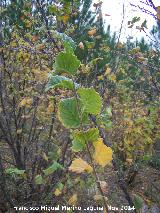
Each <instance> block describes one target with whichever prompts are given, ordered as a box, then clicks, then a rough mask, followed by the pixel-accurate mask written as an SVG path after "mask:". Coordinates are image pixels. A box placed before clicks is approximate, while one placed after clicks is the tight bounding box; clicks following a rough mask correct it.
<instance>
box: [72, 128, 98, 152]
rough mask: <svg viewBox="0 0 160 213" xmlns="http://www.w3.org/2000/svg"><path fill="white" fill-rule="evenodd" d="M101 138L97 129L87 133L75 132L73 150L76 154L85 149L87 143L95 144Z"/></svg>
mask: <svg viewBox="0 0 160 213" xmlns="http://www.w3.org/2000/svg"><path fill="white" fill-rule="evenodd" d="M98 137H99V131H98V129H97V128H91V129H89V130H87V131H74V132H73V134H72V139H73V141H72V150H73V151H75V152H78V151H82V150H83V149H85V144H86V141H88V142H94V141H96V140H97V139H98Z"/></svg>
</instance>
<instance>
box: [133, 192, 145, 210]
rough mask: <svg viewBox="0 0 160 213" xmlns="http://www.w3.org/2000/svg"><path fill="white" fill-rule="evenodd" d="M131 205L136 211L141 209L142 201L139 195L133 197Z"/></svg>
mask: <svg viewBox="0 0 160 213" xmlns="http://www.w3.org/2000/svg"><path fill="white" fill-rule="evenodd" d="M133 203H134V206H135V208H136V210H137V211H139V210H140V209H141V208H142V207H143V199H142V198H141V197H140V196H139V195H136V196H134V199H133Z"/></svg>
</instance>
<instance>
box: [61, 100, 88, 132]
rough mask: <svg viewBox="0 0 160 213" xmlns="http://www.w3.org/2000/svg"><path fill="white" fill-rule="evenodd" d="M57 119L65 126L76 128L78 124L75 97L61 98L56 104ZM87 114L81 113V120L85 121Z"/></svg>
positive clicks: (79, 120)
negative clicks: (57, 104)
mask: <svg viewBox="0 0 160 213" xmlns="http://www.w3.org/2000/svg"><path fill="white" fill-rule="evenodd" d="M58 117H59V120H60V121H61V122H62V124H63V125H64V126H65V127H66V128H77V127H79V126H80V122H81V119H80V118H79V112H78V105H77V100H76V99H75V98H66V99H64V100H61V101H60V103H59V106H58ZM86 120H87V115H86V113H84V114H83V115H82V122H86Z"/></svg>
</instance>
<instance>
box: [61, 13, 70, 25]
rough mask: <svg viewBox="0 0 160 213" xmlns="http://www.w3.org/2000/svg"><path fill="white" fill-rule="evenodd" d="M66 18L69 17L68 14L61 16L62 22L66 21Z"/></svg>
mask: <svg viewBox="0 0 160 213" xmlns="http://www.w3.org/2000/svg"><path fill="white" fill-rule="evenodd" d="M68 19H69V15H64V16H62V20H63V22H64V23H67V21H68Z"/></svg>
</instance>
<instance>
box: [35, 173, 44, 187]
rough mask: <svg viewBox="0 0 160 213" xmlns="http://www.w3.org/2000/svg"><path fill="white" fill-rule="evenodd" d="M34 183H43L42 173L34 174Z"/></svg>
mask: <svg viewBox="0 0 160 213" xmlns="http://www.w3.org/2000/svg"><path fill="white" fill-rule="evenodd" d="M35 183H36V184H37V185H40V184H43V178H42V175H36V177H35Z"/></svg>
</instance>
